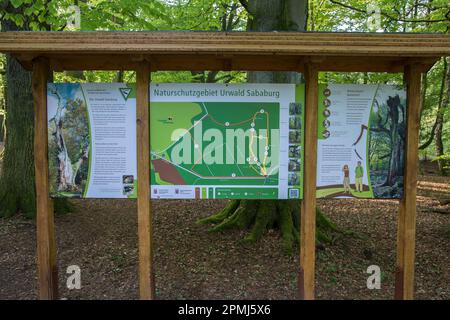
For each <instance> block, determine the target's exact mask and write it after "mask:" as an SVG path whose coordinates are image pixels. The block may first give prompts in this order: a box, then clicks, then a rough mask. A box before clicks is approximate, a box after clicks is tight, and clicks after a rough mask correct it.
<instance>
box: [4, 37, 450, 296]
mask: <svg viewBox="0 0 450 320" xmlns="http://www.w3.org/2000/svg"><path fill="white" fill-rule="evenodd" d="M0 52H3V53H9V54H12V55H13V56H14V57H15V58H16V59H18V60H19V62H20V63H21V64H22V66H23V67H24V68H26V69H29V70H32V71H33V99H34V104H35V142H34V150H35V168H36V201H37V243H38V250H37V255H38V269H39V272H38V275H39V290H40V294H39V297H40V298H41V299H56V298H57V295H58V293H57V289H58V288H57V268H56V246H55V233H54V219H53V205H52V201H51V200H50V198H49V185H48V158H47V112H46V103H47V92H46V88H47V86H46V83H47V80H48V78H49V73H50V70H53V71H63V70H136V74H137V97H136V100H137V102H136V104H137V108H136V112H137V118H136V121H137V154H138V156H137V159H138V166H137V167H138V200H137V207H138V209H137V210H138V238H139V288H140V297H141V299H154V298H155V282H154V271H153V263H152V257H153V247H152V214H151V205H150V186H149V183H148V181H149V173H150V170H149V166H150V159H149V142H150V136H149V105H148V101H149V90H148V85H149V83H150V71H156V70H223V71H229V70H246V71H258V70H260V71H263V70H264V71H292V70H296V71H299V72H304V74H305V79H306V108H305V129H306V130H305V164H304V165H305V176H304V200H303V201H302V203H301V207H302V214H301V230H300V231H301V242H300V270H299V296H300V298H301V299H314V296H315V295H314V274H315V239H316V233H315V218H316V198H315V191H316V166H317V164H316V162H317V155H316V151H317V108H316V106H317V99H318V92H317V91H318V83H317V82H318V73H319V71H345V72H357V71H360V72H404V74H405V81H406V84H407V100H408V109H407V133H406V136H407V138H406V140H407V141H406V162H405V173H404V176H405V178H404V179H405V180H404V186H405V189H404V190H405V194H404V197H403V199H402V200H401V201H400V210H399V217H398V226H397V263H396V264H397V272H396V290H395V298H397V299H412V298H413V293H414V250H415V215H416V183H417V168H418V163H417V159H418V138H419V119H420V81H421V73H423V72H426V71H428V70H429V69H430V68H431V67H432V66H433V64H434V63H435V62H436V61H437V60H439V58H440V57H441V56H449V55H450V35H443V34H417V33H414V34H405V33H399V34H395V33H394V34H379V33H314V32H303V33H301V32H276V33H275V32H261V33H255V32H231V33H230V32H224V33H222V32H89V33H85V32H70V33H69V32H2V33H0ZM150 63H151V66H150Z"/></svg>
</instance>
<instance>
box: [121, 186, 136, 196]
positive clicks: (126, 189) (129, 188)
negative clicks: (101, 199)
mask: <svg viewBox="0 0 450 320" xmlns="http://www.w3.org/2000/svg"><path fill="white" fill-rule="evenodd" d="M133 191H134V185H132V184H126V185H124V186H123V195H124V196H129V195H131V194H132V193H133Z"/></svg>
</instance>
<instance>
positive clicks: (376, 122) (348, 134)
mask: <svg viewBox="0 0 450 320" xmlns="http://www.w3.org/2000/svg"><path fill="white" fill-rule="evenodd" d="M318 108H319V112H318V114H319V123H318V130H319V131H318V145H317V197H319V198H320V197H356V198H401V197H402V195H403V169H404V160H405V159H404V149H405V132H406V131H405V126H406V92H405V90H404V89H403V88H401V87H397V86H390V85H358V84H329V85H321V86H319V106H318Z"/></svg>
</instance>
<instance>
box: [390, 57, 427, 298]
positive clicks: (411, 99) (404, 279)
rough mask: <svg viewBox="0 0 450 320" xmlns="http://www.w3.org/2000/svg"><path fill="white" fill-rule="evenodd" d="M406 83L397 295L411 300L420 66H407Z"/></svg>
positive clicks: (412, 289) (412, 292)
mask: <svg viewBox="0 0 450 320" xmlns="http://www.w3.org/2000/svg"><path fill="white" fill-rule="evenodd" d="M405 82H406V90H407V97H406V99H407V108H406V115H407V117H406V119H407V120H406V121H407V124H406V141H405V169H404V194H403V198H402V199H401V201H400V211H399V215H398V222H397V268H396V279H395V298H396V299H405V300H411V299H413V297H414V256H415V241H416V239H415V238H416V193H417V171H418V161H419V158H418V145H419V127H420V103H421V98H420V93H421V88H420V83H421V71H420V66H419V65H415V64H413V65H407V66H406V67H405Z"/></svg>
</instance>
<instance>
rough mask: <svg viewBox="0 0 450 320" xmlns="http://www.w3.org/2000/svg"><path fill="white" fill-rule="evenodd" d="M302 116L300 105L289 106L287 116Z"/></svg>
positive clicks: (292, 104)
mask: <svg viewBox="0 0 450 320" xmlns="http://www.w3.org/2000/svg"><path fill="white" fill-rule="evenodd" d="M299 114H302V105H301V104H300V103H295V102H291V103H290V104H289V115H291V116H295V115H299Z"/></svg>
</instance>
